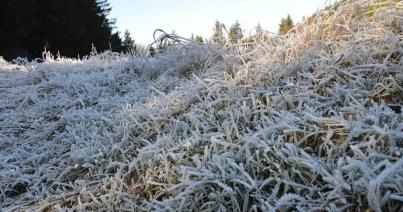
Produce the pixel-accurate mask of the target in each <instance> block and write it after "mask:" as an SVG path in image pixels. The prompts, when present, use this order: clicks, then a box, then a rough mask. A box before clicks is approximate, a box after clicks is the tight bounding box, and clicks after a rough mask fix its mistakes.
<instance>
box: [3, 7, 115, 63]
mask: <svg viewBox="0 0 403 212" xmlns="http://www.w3.org/2000/svg"><path fill="white" fill-rule="evenodd" d="M110 11H111V7H110V5H109V3H108V0H63V1H55V0H12V1H4V2H2V3H1V4H0V55H1V56H3V57H4V58H5V59H8V60H10V59H13V58H16V57H27V58H28V59H33V58H36V57H41V56H42V51H43V50H44V48H45V47H46V49H47V50H48V51H50V52H52V53H57V52H60V54H61V55H62V56H68V57H77V55H81V56H84V55H87V54H89V53H90V52H91V49H92V46H93V45H94V46H95V47H96V48H97V49H98V50H100V51H103V50H109V49H112V50H114V51H116V50H118V49H119V48H120V38H119V36H118V35H117V34H116V33H112V30H113V28H114V22H115V21H114V20H112V19H109V18H108V15H109V12H110Z"/></svg>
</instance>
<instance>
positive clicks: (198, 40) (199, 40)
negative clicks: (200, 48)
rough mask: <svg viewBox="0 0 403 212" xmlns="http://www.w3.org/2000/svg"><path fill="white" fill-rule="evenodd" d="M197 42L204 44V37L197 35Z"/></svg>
mask: <svg viewBox="0 0 403 212" xmlns="http://www.w3.org/2000/svg"><path fill="white" fill-rule="evenodd" d="M195 40H196V41H197V42H199V43H204V40H203V37H202V36H200V35H196V39H195Z"/></svg>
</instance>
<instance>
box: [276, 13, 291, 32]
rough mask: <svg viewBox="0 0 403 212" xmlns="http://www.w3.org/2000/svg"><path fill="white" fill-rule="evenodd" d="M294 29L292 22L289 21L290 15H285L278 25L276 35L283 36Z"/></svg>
mask: <svg viewBox="0 0 403 212" xmlns="http://www.w3.org/2000/svg"><path fill="white" fill-rule="evenodd" d="M293 27H294V22H293V21H292V19H291V16H290V15H287V17H286V18H282V19H281V22H280V25H279V30H278V34H280V35H285V34H287V33H288V32H289V31H290V30H291V29H292V28H293Z"/></svg>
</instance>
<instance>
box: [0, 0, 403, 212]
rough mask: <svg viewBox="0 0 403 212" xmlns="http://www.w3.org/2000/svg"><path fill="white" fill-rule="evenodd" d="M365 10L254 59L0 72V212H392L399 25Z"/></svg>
mask: <svg viewBox="0 0 403 212" xmlns="http://www.w3.org/2000/svg"><path fill="white" fill-rule="evenodd" d="M369 2H370V1H365V0H362V1H361V0H359V1H345V2H344V3H342V4H341V5H339V7H337V10H336V11H332V10H328V11H322V12H321V13H320V14H318V15H317V20H318V21H317V23H316V24H314V25H311V26H305V31H304V32H303V33H300V34H290V35H287V36H283V37H278V36H268V38H267V39H266V40H265V41H264V42H260V43H254V44H252V45H248V46H231V47H226V48H223V47H218V46H214V45H207V44H204V45H200V44H198V43H193V42H188V41H186V40H182V41H183V43H182V45H180V46H179V47H178V48H176V49H170V50H168V51H166V52H165V53H163V54H160V55H158V56H157V57H155V58H146V57H132V56H129V55H126V56H125V55H117V54H113V53H102V54H98V55H94V56H92V57H90V58H88V59H85V60H73V59H64V58H58V59H52V58H48V59H47V60H46V61H45V62H44V63H35V62H31V63H25V64H24V63H22V62H20V63H19V64H10V63H7V62H5V61H0V208H3V210H6V211H7V210H17V211H18V210H52V211H57V210H65V209H68V208H71V209H75V210H92V211H98V210H108V211H109V210H122V211H125V210H127V211H131V210H164V211H177V210H214V211H275V210H280V211H288V210H299V211H303V210H319V209H324V210H333V211H337V210H365V209H370V208H371V209H373V210H376V211H381V210H387V211H396V210H399V209H401V207H402V205H403V159H402V157H403V123H402V120H403V116H402V114H401V113H399V112H398V109H399V107H400V106H401V105H402V104H403V101H402V100H403V88H402V87H403V73H402V72H403V71H402V70H403V57H402V53H403V42H402V39H403V33H402V31H403V27H402V26H403V14H402V11H401V10H396V8H395V7H396V4H394V3H393V4H390V5H389V6H388V7H384V8H382V9H380V10H379V11H378V12H377V13H376V14H375V15H374V17H373V20H371V22H368V20H365V19H364V18H363V16H365V11H368V7H369V6H370V5H369V4H368V3H369ZM165 37H167V36H165ZM168 37H170V38H173V39H180V38H178V37H175V36H168Z"/></svg>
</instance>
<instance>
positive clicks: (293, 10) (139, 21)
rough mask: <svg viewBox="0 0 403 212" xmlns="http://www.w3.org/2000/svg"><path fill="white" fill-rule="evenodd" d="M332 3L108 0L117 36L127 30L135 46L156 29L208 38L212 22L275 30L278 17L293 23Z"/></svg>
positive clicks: (145, 41) (247, 30)
mask: <svg viewBox="0 0 403 212" xmlns="http://www.w3.org/2000/svg"><path fill="white" fill-rule="evenodd" d="M330 1H331V0H271V1H270V0H110V3H111V6H112V11H111V13H110V16H109V18H116V21H117V22H116V26H117V30H118V31H120V32H121V33H120V35H121V36H122V35H123V32H124V31H125V30H126V29H128V30H129V32H130V34H131V35H132V38H133V39H134V40H135V41H136V43H138V44H143V45H146V44H149V43H151V42H152V41H153V37H152V35H153V32H154V30H155V29H163V30H164V31H166V32H173V31H174V32H175V33H176V34H177V35H180V36H182V37H188V38H189V37H190V36H191V34H192V33H193V34H194V35H201V36H202V37H203V38H210V37H211V34H212V32H213V27H214V23H215V21H217V20H218V21H220V22H222V23H224V24H225V26H226V27H227V29H229V27H230V26H231V25H232V24H233V23H235V21H239V23H240V24H241V27H242V28H243V29H244V35H248V34H249V33H250V32H251V30H252V29H253V28H254V27H256V26H257V24H258V23H260V25H261V26H262V28H263V29H266V30H269V31H271V32H277V31H278V25H279V22H280V20H281V18H283V17H285V16H287V14H290V15H291V18H292V19H293V20H294V23H295V22H299V21H301V20H302V17H304V16H305V17H307V16H310V15H312V14H313V13H314V12H316V11H317V10H319V9H321V8H324V7H325V6H326V5H328V4H329V2H330Z"/></svg>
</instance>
